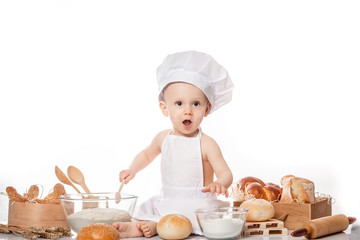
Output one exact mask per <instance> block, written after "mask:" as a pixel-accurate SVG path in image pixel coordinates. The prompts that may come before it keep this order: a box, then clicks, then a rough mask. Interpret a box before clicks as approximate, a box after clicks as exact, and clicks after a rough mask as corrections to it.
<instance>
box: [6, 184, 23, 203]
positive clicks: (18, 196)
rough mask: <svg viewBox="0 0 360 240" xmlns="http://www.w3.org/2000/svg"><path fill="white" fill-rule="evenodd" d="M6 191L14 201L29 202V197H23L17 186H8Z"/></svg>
mask: <svg viewBox="0 0 360 240" xmlns="http://www.w3.org/2000/svg"><path fill="white" fill-rule="evenodd" d="M6 192H7V194H8V196H9V198H10V199H11V200H12V201H14V202H27V198H25V197H23V196H22V195H21V194H19V193H18V192H17V191H16V189H15V188H13V187H11V186H9V187H7V188H6Z"/></svg>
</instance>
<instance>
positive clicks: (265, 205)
mask: <svg viewBox="0 0 360 240" xmlns="http://www.w3.org/2000/svg"><path fill="white" fill-rule="evenodd" d="M240 207H241V208H246V209H248V213H247V215H246V221H250V222H261V221H267V220H269V219H270V218H273V217H274V216H275V209H274V207H273V205H271V203H269V202H268V201H266V200H265V199H250V200H246V201H245V202H243V203H242V204H241V205H240Z"/></svg>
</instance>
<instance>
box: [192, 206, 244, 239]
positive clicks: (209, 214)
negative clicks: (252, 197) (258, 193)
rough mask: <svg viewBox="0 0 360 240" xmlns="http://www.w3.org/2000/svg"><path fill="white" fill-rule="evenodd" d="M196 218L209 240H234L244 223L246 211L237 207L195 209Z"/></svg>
mask: <svg viewBox="0 0 360 240" xmlns="http://www.w3.org/2000/svg"><path fill="white" fill-rule="evenodd" d="M195 214H196V218H197V220H198V223H199V225H200V228H201V231H202V232H203V234H204V236H205V237H207V238H209V239H235V238H237V237H239V236H240V234H241V232H242V230H243V226H244V223H245V221H246V214H247V209H245V208H239V207H225V208H209V209H196V211H195Z"/></svg>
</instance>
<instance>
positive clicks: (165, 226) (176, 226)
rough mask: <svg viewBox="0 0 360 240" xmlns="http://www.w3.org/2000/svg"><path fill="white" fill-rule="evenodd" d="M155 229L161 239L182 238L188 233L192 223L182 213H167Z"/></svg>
mask: <svg viewBox="0 0 360 240" xmlns="http://www.w3.org/2000/svg"><path fill="white" fill-rule="evenodd" d="M156 231H157V233H158V234H159V236H160V237H161V238H163V239H184V238H187V237H188V236H189V235H190V233H191V231H192V225H191V222H190V220H189V219H188V218H187V217H185V216H183V215H180V214H168V215H166V216H164V217H162V218H161V219H160V221H159V223H158V224H157V226H156Z"/></svg>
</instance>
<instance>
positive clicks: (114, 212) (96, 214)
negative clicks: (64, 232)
mask: <svg viewBox="0 0 360 240" xmlns="http://www.w3.org/2000/svg"><path fill="white" fill-rule="evenodd" d="M67 221H68V223H69V225H70V227H71V229H72V230H73V231H75V232H78V231H79V230H80V228H82V227H84V226H86V225H89V224H92V223H107V224H110V225H111V224H112V223H114V222H130V221H131V216H130V214H129V213H128V212H127V211H125V210H119V209H115V208H88V209H84V210H82V211H79V212H76V213H73V214H70V215H69V216H68V217H67Z"/></svg>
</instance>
